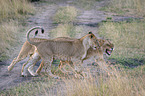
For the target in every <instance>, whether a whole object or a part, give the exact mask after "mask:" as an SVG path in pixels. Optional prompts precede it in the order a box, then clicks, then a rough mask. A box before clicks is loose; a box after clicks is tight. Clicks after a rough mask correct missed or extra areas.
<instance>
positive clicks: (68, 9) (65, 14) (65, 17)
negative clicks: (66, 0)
mask: <svg viewBox="0 0 145 96" xmlns="http://www.w3.org/2000/svg"><path fill="white" fill-rule="evenodd" d="M76 16H77V9H76V8H75V7H73V6H65V7H60V8H59V9H58V10H57V12H56V13H55V15H54V17H53V21H54V23H63V24H64V23H70V22H73V21H75V19H76Z"/></svg>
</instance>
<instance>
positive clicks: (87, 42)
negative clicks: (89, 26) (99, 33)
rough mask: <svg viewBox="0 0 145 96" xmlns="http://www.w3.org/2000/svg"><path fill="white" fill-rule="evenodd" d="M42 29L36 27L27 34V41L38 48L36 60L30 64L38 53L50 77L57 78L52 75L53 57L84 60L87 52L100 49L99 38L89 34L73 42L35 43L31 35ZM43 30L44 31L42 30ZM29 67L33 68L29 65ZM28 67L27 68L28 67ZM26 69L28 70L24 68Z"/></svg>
mask: <svg viewBox="0 0 145 96" xmlns="http://www.w3.org/2000/svg"><path fill="white" fill-rule="evenodd" d="M37 28H38V29H42V28H41V27H35V28H32V29H30V30H29V31H28V33H27V40H28V42H29V43H30V44H33V45H35V46H36V48H37V51H36V53H35V54H34V58H32V59H31V60H30V62H32V61H33V59H35V56H36V57H37V53H38V54H39V56H40V57H41V58H42V60H43V61H44V64H45V65H47V66H48V68H49V69H48V73H49V75H50V76H52V77H55V76H54V75H53V74H52V73H51V64H52V62H53V57H58V58H59V59H60V60H68V58H69V59H71V60H74V59H77V60H80V61H81V60H82V59H84V58H85V57H86V54H87V50H88V49H89V48H90V47H92V48H93V49H94V50H96V48H97V47H98V42H97V38H96V37H95V35H94V34H92V33H89V34H87V35H86V36H84V37H82V38H80V39H75V40H73V41H71V40H69V41H66V40H59V41H58V40H47V41H43V42H34V41H31V40H30V39H29V34H30V32H31V31H33V30H34V29H37ZM42 30H43V29H42ZM28 66H31V64H30V65H28ZM28 66H27V67H28ZM24 69H26V68H24Z"/></svg>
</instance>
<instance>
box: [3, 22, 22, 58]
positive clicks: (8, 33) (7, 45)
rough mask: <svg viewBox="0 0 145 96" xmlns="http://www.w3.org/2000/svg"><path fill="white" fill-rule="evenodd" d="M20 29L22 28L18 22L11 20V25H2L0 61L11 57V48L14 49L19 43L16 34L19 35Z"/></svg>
mask: <svg viewBox="0 0 145 96" xmlns="http://www.w3.org/2000/svg"><path fill="white" fill-rule="evenodd" d="M19 27H20V26H18V22H15V21H13V20H11V21H10V22H9V23H7V22H6V23H5V22H4V23H2V26H0V29H1V30H0V37H1V38H0V41H1V42H0V53H1V55H0V56H1V57H0V60H3V59H4V58H5V57H7V56H9V55H8V54H9V52H10V50H11V47H14V46H15V45H16V44H17V43H18V42H17V38H18V36H17V35H15V34H17V33H18V31H19V30H18V29H19Z"/></svg>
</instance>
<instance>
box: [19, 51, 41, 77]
mask: <svg viewBox="0 0 145 96" xmlns="http://www.w3.org/2000/svg"><path fill="white" fill-rule="evenodd" d="M39 58H40V57H39V54H38V53H37V52H35V53H34V54H33V55H32V56H31V58H30V59H29V60H28V62H27V63H26V64H25V66H24V70H22V76H27V70H28V71H29V72H30V74H31V75H32V76H36V74H35V73H34V71H33V70H32V69H33V67H32V66H31V65H33V64H35V62H36V61H38V59H39ZM30 66H31V67H30ZM29 67H30V68H29ZM28 68H29V69H28Z"/></svg>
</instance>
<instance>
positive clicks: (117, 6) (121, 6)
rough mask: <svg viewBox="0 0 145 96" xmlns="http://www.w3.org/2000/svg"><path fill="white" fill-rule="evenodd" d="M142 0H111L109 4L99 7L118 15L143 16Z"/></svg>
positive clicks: (143, 2)
mask: <svg viewBox="0 0 145 96" xmlns="http://www.w3.org/2000/svg"><path fill="white" fill-rule="evenodd" d="M144 6H145V1H144V0H111V2H110V4H109V5H108V6H106V7H103V8H101V9H103V10H105V11H109V12H115V13H117V14H119V15H127V16H128V15H129V16H136V17H145V7H144Z"/></svg>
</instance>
